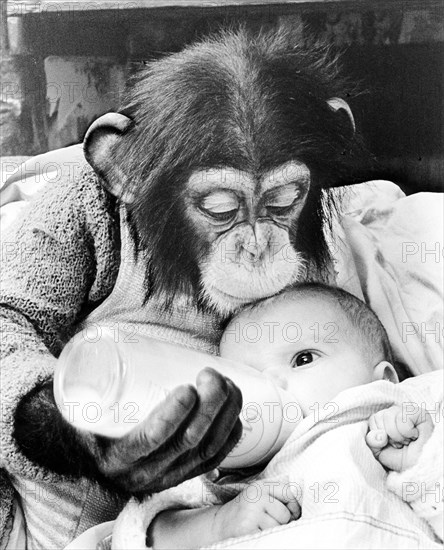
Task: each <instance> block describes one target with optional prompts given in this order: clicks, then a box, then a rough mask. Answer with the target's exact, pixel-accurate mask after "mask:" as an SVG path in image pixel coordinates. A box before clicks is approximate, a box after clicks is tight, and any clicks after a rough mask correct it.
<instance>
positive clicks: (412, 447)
mask: <svg viewBox="0 0 444 550" xmlns="http://www.w3.org/2000/svg"><path fill="white" fill-rule="evenodd" d="M368 425H369V432H368V433H367V435H366V438H365V440H366V443H367V445H368V446H369V447H370V449H371V451H372V453H373V455H374V456H375V458H376V459H377V460H378V461H379V462H380V463H381V464H382V465H383V466H384V467H385V468H387V469H388V470H394V471H396V472H402V471H403V470H406V469H407V468H410V467H411V466H413V465H414V464H416V462H417V461H418V458H419V455H420V454H421V451H422V448H423V447H424V444H425V443H426V441H427V440H428V439H429V437H430V436H431V434H432V432H433V421H432V418H431V416H430V414H429V413H428V412H427V411H426V410H425V409H422V408H420V407H418V408H417V411H416V412H414V413H406V412H405V411H404V410H403V409H402V408H401V407H399V406H397V405H393V406H392V407H389V408H388V409H383V410H382V411H378V412H377V413H375V414H373V415H372V416H371V417H370V418H369V421H368Z"/></svg>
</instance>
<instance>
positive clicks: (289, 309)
mask: <svg viewBox="0 0 444 550" xmlns="http://www.w3.org/2000/svg"><path fill="white" fill-rule="evenodd" d="M253 326H254V330H253V331H252V333H253V332H254V337H252V338H251V339H249V338H248V334H249V328H252V327H253ZM220 353H221V356H223V357H226V358H228V359H233V360H235V361H237V362H241V363H244V364H246V365H250V366H251V367H254V368H255V369H258V370H259V371H261V372H262V373H263V374H264V376H267V377H270V378H272V379H273V380H274V382H275V383H276V384H278V385H279V386H281V387H282V388H283V389H286V390H288V391H289V392H290V393H292V394H293V395H294V397H295V401H297V403H298V404H299V405H300V407H301V410H302V413H303V415H304V417H306V416H308V415H310V414H313V413H315V412H316V410H318V411H319V410H322V409H323V408H324V407H325V406H328V404H329V403H331V401H332V400H333V398H335V396H337V395H338V394H339V393H340V392H342V391H343V390H346V389H348V388H352V387H355V386H359V385H362V384H367V383H370V382H372V381H376V380H383V379H384V380H388V381H391V382H394V383H396V382H398V376H397V373H396V371H395V369H394V367H393V366H392V365H393V357H392V352H391V349H390V344H389V341H388V337H387V334H386V332H385V329H384V328H383V326H382V324H381V323H380V321H379V319H378V318H377V316H376V315H375V313H374V312H373V311H372V310H371V309H370V308H368V307H367V306H366V305H365V304H364V303H363V302H361V301H360V300H358V299H357V298H355V297H354V296H352V295H351V294H349V293H347V292H345V291H343V290H340V289H336V288H332V287H327V286H324V285H320V284H306V285H301V286H299V287H297V288H295V289H293V290H291V291H288V292H286V293H283V294H280V295H278V296H275V297H273V298H270V299H268V300H265V301H263V302H261V303H258V304H256V305H254V306H251V307H249V308H247V309H245V310H243V311H242V312H241V313H240V314H239V315H238V316H237V317H235V318H234V319H233V320H232V321H231V322H230V324H229V326H228V327H227V329H226V330H225V333H224V336H223V338H222V341H221V344H220ZM422 413H423V414H417V415H416V416H413V417H412V416H408V417H407V418H405V415H402V414H401V409H400V408H399V407H397V406H392V407H390V408H387V409H384V410H382V411H380V412H378V413H376V414H374V415H372V416H371V417H370V419H369V433H368V434H367V437H366V441H367V445H368V446H369V447H370V449H371V451H372V452H373V455H374V457H375V458H376V459H377V460H378V461H379V462H380V463H381V464H382V465H383V466H385V467H386V468H387V469H390V470H395V471H403V470H404V469H406V468H409V467H410V466H412V465H413V464H415V462H416V461H417V459H418V456H419V454H420V452H421V450H422V448H423V446H424V444H425V442H426V441H427V440H428V438H429V437H430V435H431V433H432V431H433V421H432V420H431V417H430V415H429V414H427V413H424V411H422ZM299 516H300V507H299V504H298V502H297V501H296V500H295V501H293V502H290V503H289V502H288V499H287V501H285V502H284V499H283V498H280V496H279V491H278V490H276V487H274V491H273V494H270V493H268V492H267V491H266V490H264V491H263V493H262V495H261V498H259V499H258V500H255V501H254V502H252V501H251V499H248V498H239V496H238V497H237V498H235V499H233V500H231V501H229V502H227V503H226V504H221V505H215V506H209V507H206V508H201V509H194V510H171V511H165V512H162V513H160V514H158V515H157V517H156V518H155V519H154V521H153V522H152V523H151V526H150V529H149V532H148V538H147V542H148V543H149V545H151V546H153V547H154V548H195V547H198V546H207V545H210V544H212V543H215V542H217V541H220V540H224V539H227V538H230V537H234V536H241V535H245V534H248V533H252V532H256V531H262V530H265V529H268V528H272V527H275V526H277V525H284V524H286V523H288V522H290V521H291V520H293V519H297V518H298V517H299Z"/></svg>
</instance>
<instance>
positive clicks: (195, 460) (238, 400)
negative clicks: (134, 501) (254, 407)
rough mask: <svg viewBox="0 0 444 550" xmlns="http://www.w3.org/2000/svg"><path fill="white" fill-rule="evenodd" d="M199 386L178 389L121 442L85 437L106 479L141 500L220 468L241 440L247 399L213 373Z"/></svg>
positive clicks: (201, 376)
mask: <svg viewBox="0 0 444 550" xmlns="http://www.w3.org/2000/svg"><path fill="white" fill-rule="evenodd" d="M196 386H197V387H196V388H195V387H193V386H179V387H177V388H176V389H175V390H174V391H172V392H171V393H170V394H169V395H168V397H167V398H166V399H165V400H164V401H163V402H162V403H160V404H159V405H158V406H157V407H156V408H155V409H154V410H153V411H152V412H151V414H150V415H149V416H148V418H147V419H146V420H145V421H144V422H143V423H142V424H141V425H140V426H137V427H136V428H135V429H134V430H132V431H131V432H130V433H128V434H127V435H125V436H124V437H122V438H120V439H114V440H109V439H107V440H104V441H101V440H100V439H97V438H96V436H91V435H90V434H88V435H85V440H86V442H87V441H88V439H89V441H90V444H88V443H87V444H88V447H89V450H90V452H91V453H92V454H93V455H94V458H95V460H96V462H97V467H98V469H99V470H100V472H101V473H102V475H103V476H104V477H106V478H107V479H108V480H109V481H111V482H112V483H114V484H116V485H117V486H119V487H120V488H121V489H123V490H125V491H128V492H131V493H133V494H136V493H147V492H154V491H160V490H162V489H166V488H168V487H171V486H173V485H176V484H178V483H180V482H182V481H184V480H185V479H189V478H191V477H194V476H197V475H199V474H201V473H204V472H207V471H209V470H211V469H213V468H215V467H216V466H217V465H218V464H219V463H220V462H221V461H222V460H223V459H224V458H225V456H226V455H227V454H228V453H229V452H230V450H231V449H232V448H233V447H234V445H235V444H236V443H237V441H238V440H239V438H240V436H241V433H242V425H241V422H240V420H239V413H240V411H241V408H242V394H241V392H240V391H239V389H238V388H237V387H236V386H235V385H234V384H233V382H231V380H228V379H227V378H225V377H223V376H222V375H221V374H219V373H218V372H216V371H215V370H213V369H210V368H206V369H204V370H203V371H201V372H200V373H199V375H198V377H197V384H196ZM98 441H101V442H103V445H102V444H100V445H97V442H98Z"/></svg>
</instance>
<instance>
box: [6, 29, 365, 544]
mask: <svg viewBox="0 0 444 550" xmlns="http://www.w3.org/2000/svg"><path fill="white" fill-rule="evenodd" d="M295 36H296V35H295V34H293V33H292V32H289V31H288V30H282V29H278V30H275V31H273V32H261V33H259V34H255V35H252V34H250V33H249V32H248V31H247V30H245V29H243V28H241V29H239V30H234V31H233V30H230V31H225V32H220V33H219V34H217V35H215V36H213V37H210V38H207V39H204V40H203V41H201V42H199V43H197V44H194V45H191V46H189V47H187V48H185V49H184V50H183V51H182V52H180V53H177V54H173V55H170V56H167V57H164V58H162V59H161V60H159V61H155V62H151V63H149V64H147V65H146V66H144V67H143V68H142V69H141V70H140V72H139V73H138V74H137V76H136V77H135V78H134V79H133V80H132V81H131V82H130V85H129V87H128V92H127V96H126V99H125V101H124V103H123V105H122V109H121V110H120V112H119V113H108V114H106V115H104V116H102V117H101V118H99V119H98V120H97V121H96V122H95V123H94V124H93V125H92V126H91V128H90V129H89V130H88V132H87V135H86V137H85V141H84V148H85V157H86V159H87V161H88V163H89V164H90V166H88V167H87V168H85V170H84V172H83V173H82V176H81V177H80V178H79V179H77V180H76V181H75V182H66V185H63V184H61V182H58V183H57V185H48V186H47V188H46V190H45V192H44V193H43V194H42V195H41V196H40V197H38V198H37V199H36V200H35V201H34V202H33V203H32V204H31V205H30V207H29V210H28V211H27V214H26V216H24V217H23V218H22V219H21V220H20V221H19V222H18V223H17V225H15V226H14V228H13V236H12V237H11V239H14V242H17V243H19V244H20V243H26V252H27V253H26V255H23V254H20V255H17V256H11V257H8V261H7V262H5V263H4V266H3V270H2V287H1V302H0V303H1V316H2V318H3V320H4V327H5V329H4V338H3V341H2V354H3V356H2V384H1V393H2V402H3V408H4V410H3V418H2V421H3V424H2V434H1V437H2V451H1V453H2V454H1V457H2V458H1V466H2V468H3V469H4V470H3V472H5V477H4V479H5V482H12V484H13V485H14V486H15V488H16V489H17V490H18V492H19V493H20V495H21V496H22V503H23V504H22V505H23V508H24V512H25V516H26V517H27V529H28V540H31V541H33V544H34V545H36V546H38V545H40V546H42V547H48V545H49V543H51V545H54V544H55V545H56V546H60V547H62V546H63V545H64V544H66V543H67V541H68V540H70V539H71V538H73V537H74V536H76V535H77V534H78V533H79V532H80V531H81V530H84V529H86V528H87V527H89V526H90V525H93V524H94V523H97V522H99V521H103V520H104V519H109V517H113V515H115V513H116V510H117V509H118V508H119V506H120V501H119V502H116V504H115V507H114V508H113V506H111V504H110V502H111V500H110V498H109V497H107V498H105V497H104V493H103V491H108V493H109V494H111V493H113V494H114V493H116V492H120V494H122V493H124V494H127V493H133V494H134V493H136V494H143V493H147V492H151V491H154V490H159V489H161V488H165V487H168V486H172V485H174V484H176V483H178V482H180V481H182V480H183V479H186V478H189V477H192V476H195V475H198V474H200V473H202V472H204V471H208V470H210V469H212V468H214V467H215V466H217V465H218V464H219V463H220V461H221V460H222V458H223V457H224V456H225V455H226V454H227V453H228V452H229V451H230V449H231V448H232V447H233V446H234V445H235V444H236V442H237V440H238V438H239V437H240V433H241V425H240V422H239V420H238V415H239V411H240V408H241V403H242V397H241V395H240V392H239V390H238V389H237V388H236V387H235V386H234V384H233V383H232V382H231V381H229V380H227V379H225V378H223V377H222V376H220V375H219V374H217V373H215V372H214V371H212V370H205V371H203V372H202V373H201V375H200V376H199V378H198V380H197V384H196V387H194V386H191V385H190V386H182V387H179V388H177V389H176V391H174V392H173V393H172V394H170V396H169V399H168V400H167V401H166V402H165V403H164V404H163V405H162V406H160V407H158V408H157V409H156V411H155V412H153V413H152V414H151V415H150V417H149V418H148V419H147V420H146V421H145V422H144V423H143V424H142V425H139V426H137V427H136V428H135V429H134V430H133V431H132V432H130V434H129V435H127V436H125V437H124V438H122V439H119V440H111V439H105V438H100V437H98V436H94V435H92V434H88V433H84V432H80V431H77V430H75V429H74V428H73V427H71V426H70V425H68V423H67V422H65V421H64V420H63V419H62V418H61V416H60V414H59V412H58V410H57V407H56V406H55V403H54V398H53V391H52V382H51V381H52V372H53V368H54V363H55V361H56V359H55V357H57V356H58V355H59V353H60V351H61V349H62V347H63V345H64V344H65V343H66V341H67V340H68V338H69V337H70V336H72V335H73V334H74V333H75V332H77V331H78V330H79V327H80V326H81V323H82V322H83V321H84V320H85V318H87V317H88V315H89V314H92V315H94V311H97V310H98V309H99V308H100V307H101V304H102V305H104V304H105V303H107V304H108V306H107V307H108V310H109V306H110V304H111V305H113V307H114V306H115V307H116V308H119V307H121V308H123V309H125V307H126V309H127V311H128V310H130V309H131V308H132V309H134V310H136V309H137V310H138V313H137V312H136V313H137V314H136V315H135V317H137V318H138V319H139V320H140V319H142V320H143V321H144V322H145V324H146V325H147V326H149V327H151V329H152V334H153V335H155V336H156V337H158V338H161V339H168V340H170V341H175V342H178V343H181V344H184V345H188V346H192V347H195V348H198V349H204V350H206V351H211V352H216V351H217V341H218V337H219V335H220V334H221V330H222V328H223V325H224V323H226V321H227V320H228V318H229V316H230V315H231V314H232V313H233V312H235V311H236V310H238V309H239V308H241V307H242V306H244V305H245V304H248V303H251V302H253V301H256V300H259V299H261V298H265V297H267V296H271V295H274V294H276V293H279V292H280V291H282V290H283V289H284V288H285V287H287V286H289V285H292V284H293V283H295V282H298V281H305V280H318V281H324V282H328V281H330V282H331V280H332V279H331V277H332V276H333V275H332V273H333V270H332V269H331V258H330V256H329V252H328V247H327V245H326V236H325V235H326V229H327V227H328V224H329V219H330V215H331V212H332V210H333V209H334V207H335V201H334V200H333V197H332V194H331V192H330V188H331V187H332V186H335V185H338V184H341V183H342V182H348V183H350V180H351V177H352V176H351V174H352V170H353V167H354V166H355V165H356V163H359V162H360V161H361V160H362V159H363V158H364V157H365V151H364V148H363V146H362V145H361V142H360V140H359V138H358V134H357V132H356V131H355V125H354V120H353V116H352V114H351V111H350V109H349V107H348V104H347V103H346V101H345V100H344V99H343V98H344V97H346V95H347V93H348V92H349V88H348V87H347V86H348V85H347V84H346V83H345V81H344V80H343V79H342V77H341V76H340V73H339V67H338V61H337V59H336V58H335V57H334V56H332V55H331V52H329V49H328V48H327V47H325V46H323V45H320V44H317V43H314V42H308V41H307V43H305V44H300V43H299V42H298V40H297V39H296V38H295ZM91 167H92V168H91ZM125 232H126V233H125ZM124 233H125V234H127V236H126V237H124ZM124 242H130V243H131V247H129V248H127V247H126V246H124ZM128 254H131V255H133V256H134V258H131V259H129V258H128V257H127V256H128ZM123 265H125V266H126V268H125V269H128V266H130V267H131V266H134V269H136V271H137V273H138V274H139V276H138V277H135V278H134V281H136V279H137V281H138V282H139V283H140V284H136V282H137V281H136V282H134V281H133V282H134V284H130V285H127V286H126V287H125V289H124V290H125V293H126V295H125V293H123V292H122V289H121V288H120V287H119V284H116V279H117V277H118V272H119V266H123ZM130 271H131V269H130ZM125 273H126V272H125ZM140 275H141V278H140ZM121 279H122V277H121ZM121 282H122V281H121ZM118 283H119V281H118ZM119 293H120V294H119ZM112 296H114V297H116V296H117V298H118V299H116V300H114V301H113V300H112V301H111V302H109V301H108V302H107V299H109V298H110V297H112ZM91 312H92V313H91ZM111 313H113V312H111ZM147 364H149V358H147ZM180 367H181V366H180V365H178V367H177V368H180ZM147 368H148V367H147ZM61 476H62V477H61ZM76 480H78V481H76ZM96 482H99V483H98V484H97V483H96ZM36 486H38V487H41V486H44V490H45V491H47V492H48V491H49V494H54V493H53V492H54V491H55V490H56V494H57V498H56V499H50V498H47V499H43V500H40V501H39V502H38V503H33V501H32V499H31V498H30V497H29V494H30V491H31V490H34V491H36ZM99 486H100V487H99ZM8 495H9V496H10V493H8V492H7V491H5V493H4V496H3V497H2V498H3V499H4V501H3V502H2V506H4V509H5V510H6V511H10V510H9V509H7V508H6V507H7V506H9V503H10V501H6V500H5V499H7V497H8ZM94 503H99V504H98V505H96V504H94ZM105 503H108V504H105ZM107 514H108V515H107ZM5 517H6V515H5ZM43 524H44V527H43ZM5 525H6V524H4V525H3V533H5V532H6V531H5Z"/></svg>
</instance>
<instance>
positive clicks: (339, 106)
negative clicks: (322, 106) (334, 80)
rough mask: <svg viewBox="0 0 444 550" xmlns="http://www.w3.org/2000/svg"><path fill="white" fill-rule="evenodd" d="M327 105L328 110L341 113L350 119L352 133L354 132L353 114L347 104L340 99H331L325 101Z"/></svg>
mask: <svg viewBox="0 0 444 550" xmlns="http://www.w3.org/2000/svg"><path fill="white" fill-rule="evenodd" d="M327 103H328V104H329V105H330V108H331V109H333V111H343V112H344V113H345V114H346V115H347V116H348V118H349V119H350V123H351V125H352V128H353V133H354V132H356V124H355V119H354V117H353V113H352V112H351V109H350V106H349V104H348V103H347V102H346V101H345V100H343V99H341V98H340V97H332V98H331V99H329V100H328V101H327Z"/></svg>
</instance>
